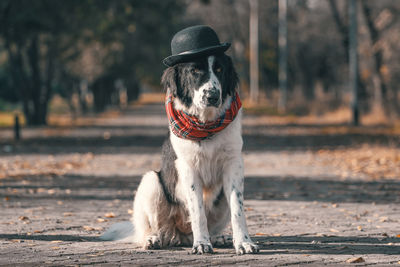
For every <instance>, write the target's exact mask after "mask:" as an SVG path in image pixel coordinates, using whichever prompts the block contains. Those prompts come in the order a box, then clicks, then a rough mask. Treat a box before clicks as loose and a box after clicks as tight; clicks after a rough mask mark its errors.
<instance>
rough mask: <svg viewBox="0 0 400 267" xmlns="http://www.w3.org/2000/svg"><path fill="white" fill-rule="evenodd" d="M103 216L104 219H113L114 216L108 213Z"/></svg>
mask: <svg viewBox="0 0 400 267" xmlns="http://www.w3.org/2000/svg"><path fill="white" fill-rule="evenodd" d="M104 216H105V217H106V218H114V217H115V214H114V213H113V212H109V213H106V214H104Z"/></svg>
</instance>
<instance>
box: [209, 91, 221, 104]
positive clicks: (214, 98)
mask: <svg viewBox="0 0 400 267" xmlns="http://www.w3.org/2000/svg"><path fill="white" fill-rule="evenodd" d="M218 101H219V92H218V90H210V91H209V92H208V93H207V102H208V104H210V105H213V106H216V105H217V104H218Z"/></svg>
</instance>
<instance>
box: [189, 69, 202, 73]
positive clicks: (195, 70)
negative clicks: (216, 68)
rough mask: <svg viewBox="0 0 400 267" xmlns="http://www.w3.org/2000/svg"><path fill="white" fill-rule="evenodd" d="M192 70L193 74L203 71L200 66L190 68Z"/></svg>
mask: <svg viewBox="0 0 400 267" xmlns="http://www.w3.org/2000/svg"><path fill="white" fill-rule="evenodd" d="M190 72H191V73H192V74H199V73H201V70H200V69H199V68H192V69H191V70H190Z"/></svg>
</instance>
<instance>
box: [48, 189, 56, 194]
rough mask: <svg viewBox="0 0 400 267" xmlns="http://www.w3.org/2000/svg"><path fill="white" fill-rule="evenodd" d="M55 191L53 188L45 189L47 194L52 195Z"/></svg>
mask: <svg viewBox="0 0 400 267" xmlns="http://www.w3.org/2000/svg"><path fill="white" fill-rule="evenodd" d="M55 193H56V190H55V189H49V190H47V194H49V195H54V194H55Z"/></svg>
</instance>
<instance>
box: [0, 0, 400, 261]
mask: <svg viewBox="0 0 400 267" xmlns="http://www.w3.org/2000/svg"><path fill="white" fill-rule="evenodd" d="M399 14H400V0H379V1H378V0H192V1H189V0H174V1H172V0H113V1H111V0H65V1H61V0H0V210H1V217H0V247H1V248H3V247H4V248H5V250H4V252H3V251H2V252H3V253H0V254H1V255H4V257H7V258H8V259H7V261H6V262H7V264H12V262H13V261H14V260H13V261H10V260H9V259H11V258H13V259H15V261H18V262H23V261H24V259H26V258H27V257H29V258H30V259H32V261H30V262H34V261H37V262H35V263H32V264H31V265H44V264H45V263H46V264H47V263H49V262H50V263H53V262H54V261H55V260H57V264H64V263H65V264H64V265H68V264H69V265H70V264H74V265H75V264H77V262H78V263H79V264H81V263H82V261H81V260H84V261H83V262H84V264H86V262H87V263H88V264H91V263H93V262H94V260H95V261H96V263H103V262H109V261H108V260H110V255H111V254H110V253H114V255H117V256H116V258H117V259H118V264H119V265H120V264H121V262H122V261H120V260H121V257H128V258H127V259H129V263H130V264H132V258H136V257H137V256H138V257H139V256H140V255H148V257H150V258H151V257H154V256H155V255H156V256H157V255H161V254H143V253H142V254H140V253H139V254H136V252H134V254H132V253H131V252H129V253H126V251H125V250H126V247H121V249H120V248H118V247H115V244H114V243H112V244H111V245H108V247H107V245H106V244H104V245H103V243H99V246H101V247H102V249H105V250H107V251H105V253H101V254H100V250H99V254H97V252H95V251H96V249H97V248H99V247H97V248H96V246H95V243H94V242H90V244H87V246H85V245H84V244H85V243H84V242H81V241H83V240H84V239H82V238H83V237H90V238H93V237H95V236H98V235H100V234H101V233H102V232H104V230H105V229H106V228H108V226H109V225H111V224H112V223H115V222H118V221H123V220H128V219H129V217H131V214H132V212H133V211H132V191H134V190H135V189H136V188H137V186H138V184H139V182H140V180H141V177H142V175H143V174H144V173H146V172H148V171H149V170H159V168H160V166H161V153H160V152H161V146H162V144H163V141H164V139H165V136H166V134H167V132H168V121H167V119H166V114H165V108H164V94H163V91H162V88H161V86H160V78H161V75H162V72H163V70H164V69H165V66H163V64H162V59H164V58H165V57H167V56H169V55H170V53H171V51H170V41H171V39H172V36H173V35H174V34H175V33H176V32H177V31H179V30H181V29H183V28H185V27H187V26H191V25H195V24H207V25H210V26H211V27H213V28H214V29H215V30H216V32H217V33H218V35H219V37H220V40H221V42H231V43H232V46H231V48H230V49H229V50H228V51H227V54H228V55H230V56H231V57H232V58H233V61H234V64H235V67H236V69H237V71H238V73H239V76H240V94H241V98H242V100H243V101H242V102H243V107H244V116H243V120H242V126H243V127H242V136H243V141H244V145H243V153H242V155H243V161H244V166H245V170H244V171H245V172H244V174H245V178H246V179H245V193H244V196H245V199H246V200H256V201H265V202H258V203H259V206H252V208H249V209H247V210H246V212H248V214H250V216H249V217H248V221H249V222H250V223H249V226H250V227H251V228H250V233H252V234H254V233H258V234H256V235H261V236H264V235H265V237H266V238H267V239H263V240H264V241H267V242H266V243H264V248H266V249H267V250H268V251H270V249H272V250H271V251H273V250H275V249H277V250H276V252H277V253H284V255H285V256H287V257H293V258H292V259H295V260H296V264H298V262H302V263H303V262H304V263H307V262H313V263H314V262H316V261H314V259H315V258H312V257H308V256H310V255H309V254H312V255H313V254H314V256H315V255H317V254H319V255H323V257H324V260H323V263H324V264H326V262H327V261H329V262H332V263H333V264H336V265H337V264H338V262H339V263H340V262H343V263H344V261H343V260H342V258H341V259H340V260H337V259H338V257H336V256H335V255H334V254H335V253H337V254H340V255H339V258H340V257H342V256H343V257H345V256H346V255H347V256H350V255H353V256H354V255H363V257H365V260H366V261H367V262H368V264H373V263H371V262H373V261H375V262H379V263H377V264H378V265H384V264H383V263H382V262H383V261H382V258H381V257H380V256H379V255H378V254H380V253H381V254H384V255H385V256H386V257H387V258H386V259H387V262H386V263H387V265H388V264H393V263H394V261H393V256H392V255H394V254H396V255H397V254H398V250H399V249H398V244H399V240H400V239H399V237H400V235H399V232H398V225H399V223H400V217H399V215H398V214H399V212H398V207H399V205H398V204H399V203H400V183H399V181H400V120H399V114H400V104H399V103H400V101H399V100H400V88H399V84H400V45H399V44H400V32H399V29H400V16H399ZM266 201H269V202H266ZM270 201H273V202H270ZM396 209H397V210H396ZM321 214H322V215H323V216H321ZM329 214H330V215H329ZM82 226H83V227H82ZM306 229H307V230H306ZM306 231H307V232H308V234H307V235H308V236H305V235H304V234H303V233H305V232H306ZM14 233H18V235H15V234H14ZM336 235H337V237H335V236H336ZM261 236H259V237H261ZM281 236H282V237H281ZM339 236H341V237H340V238H341V239H340V238H339ZM322 237H323V238H324V239H321V238H322ZM325 237H326V238H325ZM271 238H272V239H271ZM20 239H22V240H20ZM24 239H25V240H27V241H29V242H24ZM30 239H32V240H30ZM51 240H52V241H51ZM58 240H68V242H67V243H60V244H53V242H57V243H58V242H61V241H58ZM86 240H93V239H86ZM260 240H261V239H260ZM30 241H33V243H30ZM70 241H72V242H73V243H71V242H70ZM75 241H77V242H79V244H77V243H75ZM264 241H263V242H264ZM320 241H321V242H320ZM279 242H281V243H279ZM296 242H297V244H296ZM314 242H315V243H314ZM274 243H275V244H277V245H276V246H274ZM289 243H290V249H291V251H293V249H295V250H294V254H295V257H294V256H293V255H294V254H293V253H292V252H290V251H289V250H287V248H288V244H289ZM327 243H330V244H334V245H332V248H333V249H330V248H329V247H326V244H327ZM3 244H4V245H3ZM121 244H122V243H121ZM307 244H308V245H307ZM396 244H397V245H396ZM31 245H37V246H36V247H32V246H31ZM54 245H57V247H52V246H54ZM64 245H65V246H64ZM122 245H123V244H122ZM122 245H121V246H122ZM39 246H42V247H41V248H40V247H39ZM305 246H306V247H305ZM296 247H297V249H296ZM54 248H56V249H61V250H53V249H54ZM85 248H90V249H85ZM108 248H112V249H111V250H109V249H108ZM7 249H8V250H7ZM71 249H73V250H72V251H73V253H70V250H71ZM396 249H397V250H396ZM49 251H50V252H49ZM51 251H54V252H53V253H57V255H56V256H57V257H55V256H54V255H55V254H54V255H53V254H51V253H52V252H51ZM66 251H69V252H67V253H64V252H66ZM111 251H114V252H111ZM282 251H283V252H282ZM332 251H336V252H332ZM181 252H182V253H186V252H185V251H181ZM48 253H50V254H48ZM94 253H96V255H94V256H96V257H95V258H92V256H91V255H93V254H94ZM116 253H117V254H116ZM173 253H177V251H175V250H174V251H173ZM271 253H273V254H271ZM271 253H270V252H267V253H266V254H265V255H264V256H268V255H273V260H274V261H275V260H276V259H277V257H276V254H274V252H271ZM326 253H327V254H326ZM103 254H104V255H103ZM328 254H329V255H328ZM1 255H0V263H1ZM10 255H11V256H10ZM38 255H39V256H38ZM43 255H50V256H48V258H45V256H43ZM62 255H64V256H62ZM71 255H72V256H71ZM101 255H103V256H101ZM162 255H170V254H162ZM176 255H178V256H177V257H180V256H179V255H182V254H176ZM67 256H68V259H66V258H65V257H67ZM70 256H71V257H72V258H71V257H70ZM98 256H99V257H98ZM231 256H232V255H230V254H227V258H226V259H229V264H231ZM304 256H306V257H307V258H304ZM60 257H61V258H60ZM62 257H64V258H62ZM89 257H90V258H89ZM101 257H102V258H101ZM140 257H142V256H140ZM140 257H139V258H140ZM146 257H147V256H146ZM174 257H175V256H173V257H171V258H168V260H165V261H164V258H160V257H158V256H157V260H159V261H164V262H166V264H170V263H171V262H173V263H175V261H173V259H174ZM298 257H302V258H298ZM43 259H45V260H44V261H41V262H40V263H39V261H40V260H43ZM46 259H47V260H46ZM78 259H79V261H78ZM103 259H104V260H105V261H103ZM361 259H362V258H361ZM60 260H61V261H60ZM171 260H172V261H171ZM218 261H219V260H218ZM61 262H62V263H61ZM176 262H179V263H181V264H186V263H187V262H189V261H184V262H183V263H182V259H178V260H177V261H176ZM357 262H358V261H357ZM360 262H361V261H360ZM192 263H193V260H192V259H190V264H192ZM275 263H276V262H275ZM171 264H172V263H171ZM263 264H264V262H263ZM282 264H283V265H287V264H286V262H285V263H282ZM25 265H29V264H25ZM203 265H204V264H203Z"/></svg>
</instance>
